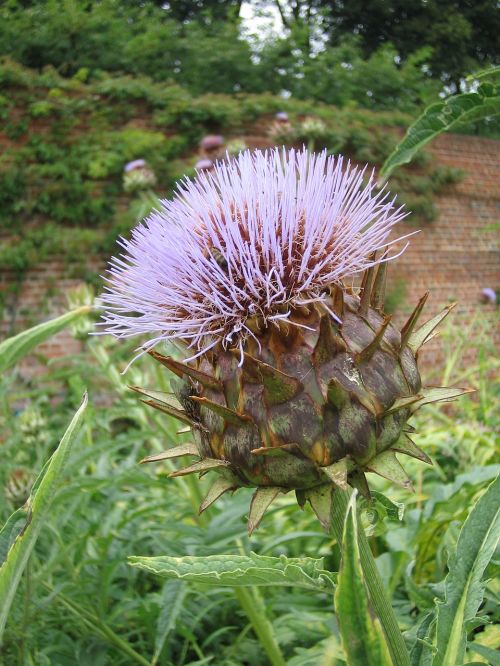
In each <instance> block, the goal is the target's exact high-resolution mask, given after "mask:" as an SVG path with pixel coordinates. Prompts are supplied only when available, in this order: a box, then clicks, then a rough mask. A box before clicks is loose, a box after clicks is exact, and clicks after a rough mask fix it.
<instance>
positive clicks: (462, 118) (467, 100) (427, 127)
mask: <svg viewBox="0 0 500 666" xmlns="http://www.w3.org/2000/svg"><path fill="white" fill-rule="evenodd" d="M499 113H500V89H499V87H498V86H496V85H493V84H491V83H483V84H482V85H480V86H479V88H478V89H477V92H473V93H462V94H460V95H454V96H453V97H449V98H448V99H447V100H445V101H444V102H437V103H436V104H431V106H429V107H427V109H426V110H425V111H424V112H423V114H422V115H421V116H420V117H419V118H417V120H416V121H415V122H414V123H413V125H411V126H410V127H409V129H408V131H407V132H406V136H405V137H404V139H403V140H402V141H400V143H399V144H398V145H397V146H396V148H395V149H394V150H393V152H392V153H391V154H390V155H389V157H388V158H387V159H386V161H385V162H384V165H383V166H382V169H381V171H380V176H381V177H382V178H384V179H385V178H388V177H389V175H390V174H391V173H392V172H393V171H394V169H395V168H396V167H398V166H400V165H401V164H407V163H408V162H410V161H411V160H412V159H413V157H414V156H415V154H416V153H417V152H418V151H419V150H420V148H422V146H425V144H426V143H428V142H429V141H431V140H432V139H434V138H435V137H436V136H437V135H438V134H441V132H447V131H448V130H450V129H452V128H453V127H454V126H455V125H457V124H458V123H470V122H475V121H477V120H481V119H482V118H487V117H489V116H495V115H498V114H499Z"/></svg>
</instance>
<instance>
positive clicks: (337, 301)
mask: <svg viewBox="0 0 500 666" xmlns="http://www.w3.org/2000/svg"><path fill="white" fill-rule="evenodd" d="M332 306H333V307H332V309H333V311H334V312H335V314H336V315H338V317H340V319H342V318H343V316H344V290H343V289H342V287H339V286H338V285H336V286H335V292H334V294H333V302H332Z"/></svg>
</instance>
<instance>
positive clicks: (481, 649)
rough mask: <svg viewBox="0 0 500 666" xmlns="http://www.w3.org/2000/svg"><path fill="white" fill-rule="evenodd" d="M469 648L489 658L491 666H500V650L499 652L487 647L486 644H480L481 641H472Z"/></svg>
mask: <svg viewBox="0 0 500 666" xmlns="http://www.w3.org/2000/svg"><path fill="white" fill-rule="evenodd" d="M469 650H472V652H477V653H478V654H480V655H481V657H484V658H485V659H487V660H488V663H489V664H491V666H500V652H498V650H493V649H492V648H490V647H486V645H480V644H479V643H470V645H469Z"/></svg>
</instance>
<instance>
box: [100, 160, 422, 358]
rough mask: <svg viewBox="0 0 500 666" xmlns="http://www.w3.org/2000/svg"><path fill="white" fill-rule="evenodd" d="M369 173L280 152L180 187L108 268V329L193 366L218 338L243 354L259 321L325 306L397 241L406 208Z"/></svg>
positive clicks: (105, 299) (237, 163) (226, 167)
mask: <svg viewBox="0 0 500 666" xmlns="http://www.w3.org/2000/svg"><path fill="white" fill-rule="evenodd" d="M364 176H365V169H362V170H360V169H358V168H357V167H351V166H350V164H349V163H347V164H345V162H344V160H343V158H342V157H338V158H334V157H329V156H327V154H326V151H325V152H323V153H321V154H318V155H313V154H310V153H308V152H307V151H306V150H305V149H303V150H301V151H295V150H283V151H280V150H278V149H274V150H272V151H266V152H261V151H256V152H254V153H250V152H249V151H245V152H243V153H241V154H240V155H239V156H238V157H237V158H236V159H235V160H234V161H232V162H230V163H218V164H217V165H216V166H215V167H214V170H213V172H199V173H198V175H197V177H196V179H194V180H190V179H187V178H186V179H184V180H183V181H182V182H181V183H179V184H178V190H177V193H176V195H175V197H174V198H173V200H171V201H162V208H161V210H159V211H154V212H153V213H152V214H151V215H150V216H149V217H148V218H147V219H146V220H145V221H144V222H143V223H142V224H140V225H139V226H137V227H136V228H135V229H134V230H133V232H132V237H131V239H130V240H125V239H123V238H122V239H121V240H120V241H119V242H120V244H121V246H122V247H123V248H124V251H125V252H124V253H123V254H120V255H119V256H117V257H114V258H113V259H112V260H111V264H110V269H109V273H110V275H109V278H107V283H108V284H107V292H106V293H105V294H104V296H103V299H102V300H103V308H104V309H105V311H106V312H105V314H104V317H103V319H104V322H103V324H102V325H103V326H105V332H107V333H110V334H112V335H114V336H115V337H118V338H122V337H130V336H134V335H139V334H145V335H148V336H150V339H149V340H148V341H147V342H146V343H145V344H144V345H143V349H151V348H152V347H154V346H155V345H156V344H157V343H158V342H160V341H163V340H165V341H167V340H168V341H180V342H181V343H183V344H184V345H187V346H188V348H189V349H190V351H189V352H188V356H189V357H190V359H193V358H195V357H197V356H199V355H201V354H203V353H204V352H206V351H208V350H209V349H210V348H211V347H213V346H215V345H216V344H217V343H219V342H220V343H221V344H222V346H223V347H226V348H227V347H235V346H236V347H239V349H240V351H241V350H242V349H243V345H244V341H245V339H246V338H247V336H252V335H253V333H252V331H251V329H250V328H249V326H248V320H249V319H250V318H252V317H253V318H255V317H258V318H259V319H260V321H262V322H263V323H264V324H265V325H272V324H273V322H277V321H278V320H287V319H288V318H289V316H290V314H291V311H292V310H293V308H294V307H298V306H300V305H304V304H306V303H312V302H315V303H318V304H322V305H323V306H324V307H325V309H326V310H328V308H327V307H326V303H325V299H326V297H325V289H327V288H328V286H329V285H331V284H332V283H336V284H340V283H341V282H342V280H344V279H345V278H348V277H350V276H352V275H354V274H356V273H359V272H361V271H364V270H365V269H366V268H367V267H369V266H370V265H373V264H376V263H379V262H380V261H382V260H384V259H376V260H373V259H370V258H369V255H371V254H372V253H373V252H374V251H376V250H381V249H383V248H385V247H387V246H392V245H393V244H394V243H396V242H397V241H398V240H401V238H398V239H395V240H389V235H390V233H391V231H392V229H393V227H394V225H395V224H396V223H397V222H399V221H400V220H401V219H402V218H403V217H404V216H405V213H404V212H403V210H402V207H398V208H396V207H395V205H394V199H390V198H389V194H388V193H386V192H377V191H376V189H375V188H376V185H375V181H374V179H373V174H372V176H371V177H370V179H369V181H368V183H367V184H364ZM408 235H410V234H407V236H408ZM407 236H403V238H406V237H407ZM400 253H401V252H400ZM400 253H399V254H400ZM398 256H399V255H398ZM390 258H394V256H393V257H390ZM332 315H333V313H332ZM333 316H335V315H333Z"/></svg>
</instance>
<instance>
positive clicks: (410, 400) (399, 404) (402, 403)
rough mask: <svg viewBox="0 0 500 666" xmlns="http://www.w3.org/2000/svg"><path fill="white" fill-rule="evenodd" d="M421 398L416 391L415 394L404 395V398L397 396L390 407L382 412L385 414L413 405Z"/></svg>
mask: <svg viewBox="0 0 500 666" xmlns="http://www.w3.org/2000/svg"><path fill="white" fill-rule="evenodd" d="M421 399H422V395H421V394H420V393H417V395H409V396H405V397H404V398H398V399H397V400H395V401H394V403H393V404H392V405H391V407H389V409H387V410H386V411H385V412H384V414H385V415H386V416H387V415H388V414H392V413H393V412H397V411H398V410H399V409H405V408H406V407H409V406H410V405H413V404H414V403H415V402H418V401H419V400H421ZM413 431H415V428H413Z"/></svg>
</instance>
